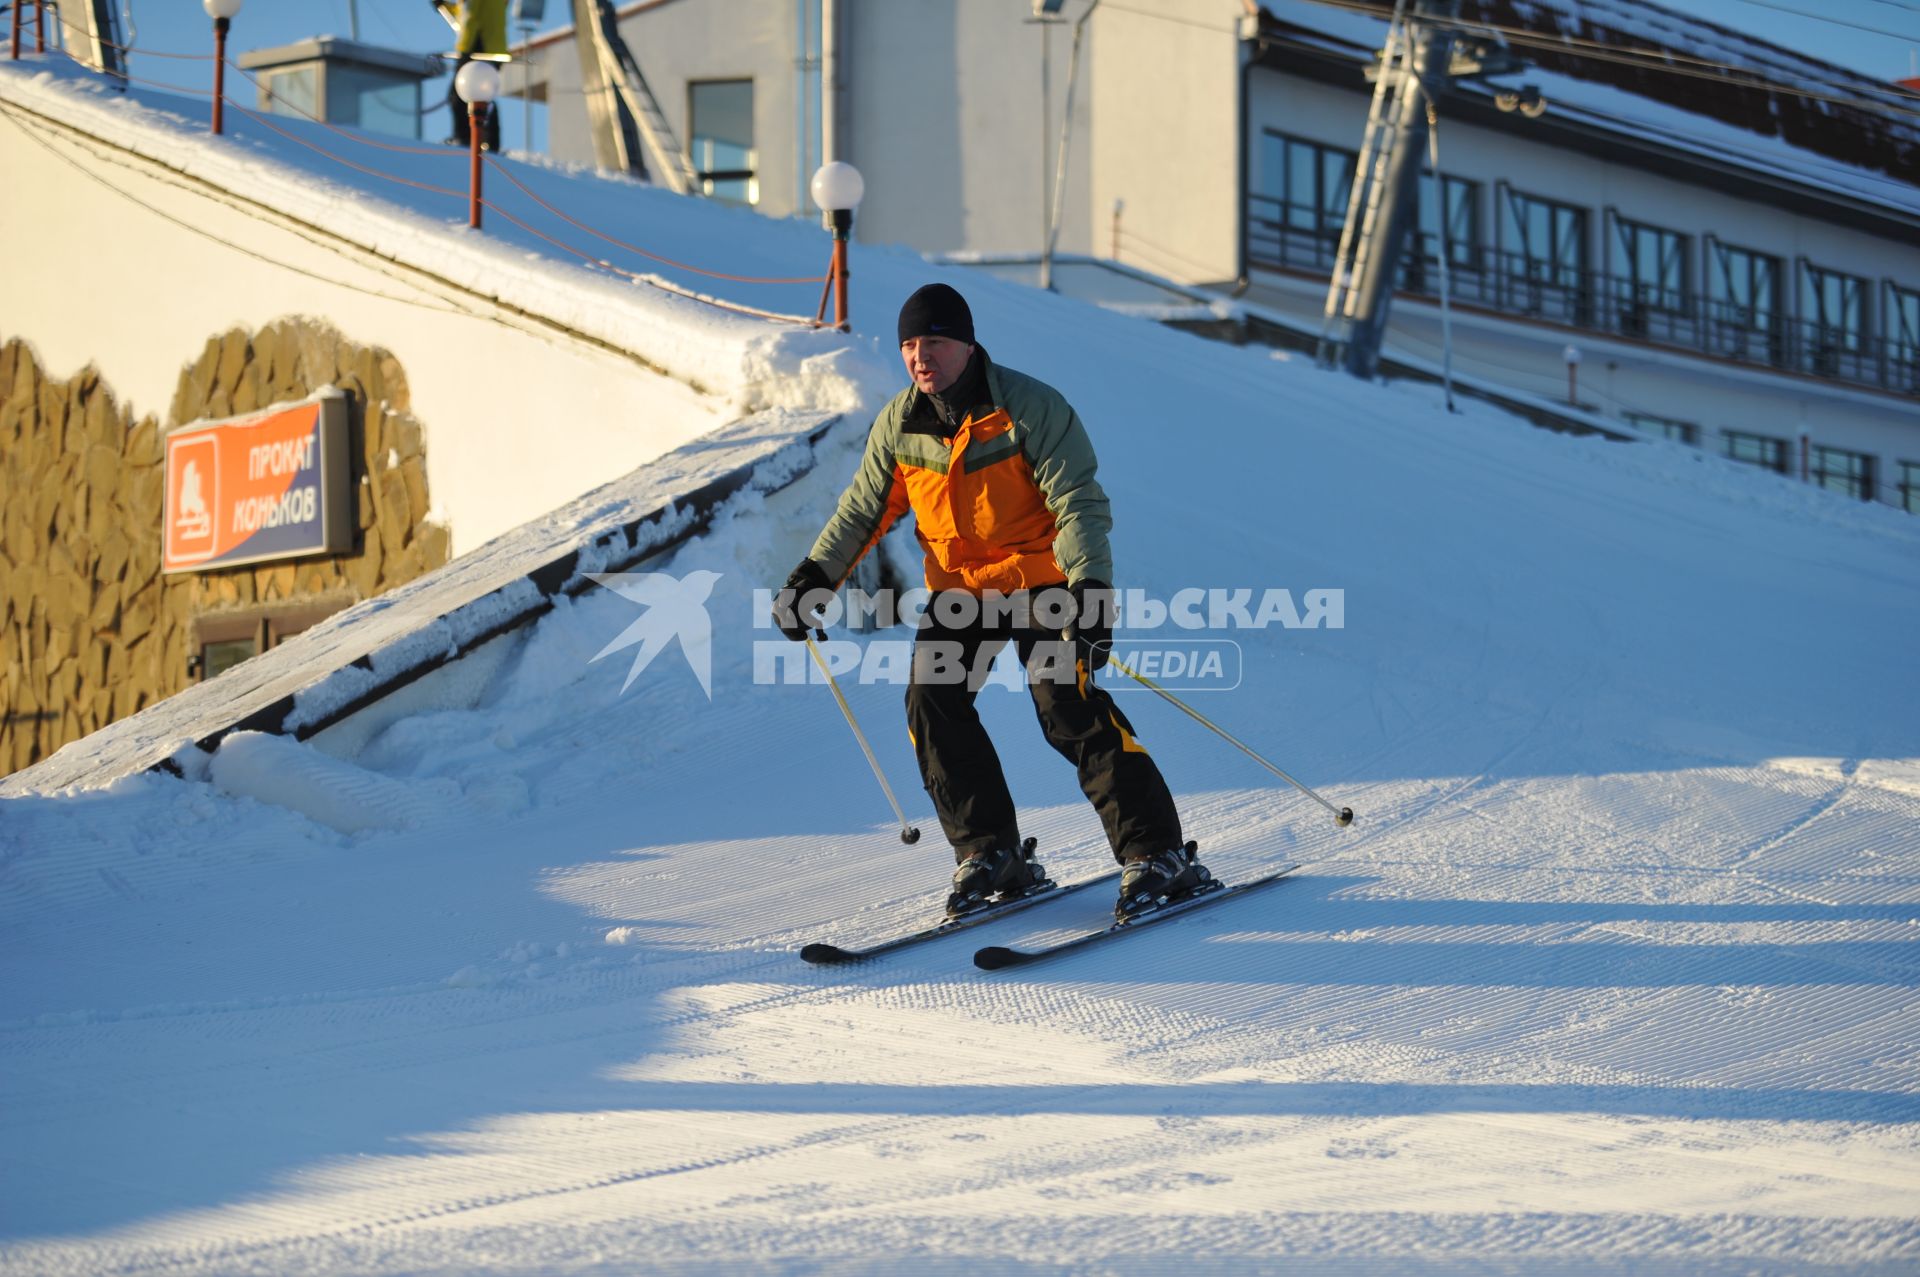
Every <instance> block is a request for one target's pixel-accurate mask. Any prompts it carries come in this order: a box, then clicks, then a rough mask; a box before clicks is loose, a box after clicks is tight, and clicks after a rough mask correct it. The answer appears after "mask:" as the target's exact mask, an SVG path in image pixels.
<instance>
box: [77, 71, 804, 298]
mask: <svg viewBox="0 0 1920 1277" xmlns="http://www.w3.org/2000/svg"><path fill="white" fill-rule="evenodd" d="M68 56H69V57H71V55H68ZM73 60H74V61H76V62H78V61H79V60H78V59H77V58H76V59H73ZM81 65H83V66H84V65H85V64H84V63H81ZM129 78H130V79H133V82H134V83H138V84H151V83H154V82H153V81H148V80H141V79H137V78H134V77H129ZM163 87H173V88H176V89H177V90H178V91H180V92H185V93H190V94H193V95H195V96H199V97H209V98H210V97H212V96H213V95H212V93H211V92H210V91H203V90H193V89H182V88H179V86H163ZM231 105H232V106H233V108H234V110H236V111H239V112H240V113H241V114H242V115H245V116H246V117H247V118H249V119H250V120H252V121H254V122H255V123H256V124H259V125H261V126H262V127H264V128H266V129H268V130H270V131H271V132H274V133H277V134H279V135H280V136H281V137H284V138H286V139H287V140H288V141H290V142H293V143H295V144H296V145H299V146H304V147H306V148H307V149H308V150H310V151H313V152H314V153H316V154H318V155H321V156H324V157H325V158H327V159H330V160H332V161H334V162H335V163H337V164H340V165H343V166H345V167H347V168H350V169H352V170H354V171H355V172H358V173H364V174H366V175H367V176H369V177H375V178H379V179H381V180H383V181H387V182H393V183H396V184H398V185H401V186H407V187H411V188H413V189H416V190H421V191H426V192H428V193H429V194H434V195H444V196H448V197H450V198H453V199H460V200H467V199H470V198H471V193H470V192H468V191H459V190H454V189H452V188H450V187H445V186H435V185H433V184H431V183H428V182H416V181H414V180H412V179H411V178H404V177H396V176H394V175H393V174H391V173H382V172H381V171H380V170H378V169H374V168H369V167H367V166H366V165H364V164H357V163H355V162H354V161H352V160H349V159H347V158H346V157H345V156H341V155H336V154H334V153H333V152H332V151H329V150H327V149H326V148H325V147H323V146H320V145H318V144H316V143H313V142H309V141H307V140H306V139H305V138H302V137H298V136H296V135H295V134H293V133H290V132H288V131H287V130H285V129H283V128H281V127H279V126H278V125H276V124H274V123H273V122H272V121H271V120H270V119H268V118H267V115H266V113H264V112H260V111H253V110H249V109H248V108H246V107H244V106H241V105H240V104H239V103H237V102H234V103H231ZM316 122H318V121H316ZM329 127H332V126H329ZM335 131H338V132H343V133H344V132H345V131H344V130H338V129H336V130H335ZM347 136H352V135H351V134H347ZM376 145H379V146H381V147H382V149H390V150H391V149H397V150H406V151H419V152H421V153H424V154H431V155H447V154H450V153H451V152H449V151H448V150H446V149H433V150H428V149H426V148H420V147H405V148H396V147H388V146H386V144H384V143H377V144H376ZM496 167H497V161H496ZM503 171H504V170H503ZM509 180H513V179H512V177H511V175H509ZM515 185H521V184H520V183H519V182H517V181H515ZM522 189H525V188H524V187H522ZM528 194H530V195H531V194H532V192H528ZM128 198H133V197H131V196H129V197H128ZM534 198H535V200H536V202H539V203H541V204H542V205H543V206H546V207H548V208H550V209H551V207H552V206H551V205H546V204H545V201H543V200H539V198H538V197H537V196H535V197H534ZM481 206H482V207H483V208H487V209H491V210H492V211H493V212H494V213H496V214H497V215H499V216H501V217H504V218H506V219H507V221H509V222H511V223H512V224H514V225H515V226H518V227H519V228H520V229H521V230H523V231H525V232H527V233H528V234H529V235H532V236H534V237H536V238H538V239H541V240H544V241H545V242H547V243H549V244H552V245H553V246H554V247H555V248H558V249H561V250H562V251H564V252H567V253H570V254H572V255H573V256H575V257H578V258H580V259H582V260H583V261H586V262H589V263H591V264H593V265H595V266H599V267H602V268H603V269H605V270H608V271H611V272H613V273H614V274H616V275H620V276H623V277H625V278H627V279H630V280H632V281H633V282H635V283H643V284H647V285H649V286H651V287H654V288H658V289H660V290H661V291H663V292H668V293H672V294H674V295H675V296H677V297H684V298H686V299H687V300H689V301H695V302H700V303H702V304H704V305H707V306H712V307H714V308H716V309H719V310H726V311H732V312H734V313H736V314H741V315H748V316H752V317H754V318H757V319H765V320H770V321H773V322H778V323H790V324H797V325H800V326H802V327H808V328H813V327H819V325H818V324H817V323H816V322H815V321H814V320H811V319H808V318H806V317H805V316H802V315H789V314H783V313H781V312H779V311H770V310H763V309H761V308H759V307H756V306H745V305H741V304H739V303H736V302H729V301H723V300H722V299H720V298H717V297H709V296H706V295H705V294H702V293H697V292H694V291H693V290H692V289H688V288H682V287H680V286H678V285H675V284H673V283H672V282H671V281H668V280H664V279H661V278H659V277H658V276H651V275H640V274H637V273H635V272H633V271H629V270H625V269H623V268H621V267H618V266H615V265H613V264H612V263H611V262H608V261H605V260H603V259H599V258H596V257H594V256H593V255H592V254H590V253H587V252H584V251H582V250H580V249H578V248H575V247H574V246H572V245H571V244H567V243H565V242H564V241H561V240H559V239H556V238H554V237H553V236H551V235H548V234H546V233H545V232H543V231H540V230H538V229H536V228H535V227H532V226H529V225H528V224H527V223H526V222H524V221H522V220H521V219H520V218H517V217H515V216H514V215H513V214H512V213H509V212H507V211H506V210H505V209H503V208H501V207H499V206H498V205H496V204H494V203H492V202H490V201H487V200H484V199H483V200H481ZM156 211H157V210H156ZM554 211H556V212H557V211H558V210H554ZM161 216H165V214H161ZM562 216H564V215H562ZM170 220H171V219H170ZM568 220H572V219H570V218H569V219H568ZM615 242H618V241H615ZM623 247H629V246H625V245H623ZM242 251H244V250H242ZM634 251H637V252H638V251H642V250H638V249H636V250H634ZM647 255H648V256H652V255H651V254H647ZM658 260H661V261H670V260H671V259H668V258H659V259H658ZM672 264H673V265H676V266H683V268H684V269H689V270H696V271H697V270H698V268H697V267H684V265H683V264H682V263H677V262H675V263H672ZM289 269H293V268H289ZM700 273H706V274H712V273H713V272H700ZM316 278H317V277H316ZM728 278H733V277H728ZM805 282H808V283H816V282H819V280H818V277H815V278H813V279H810V280H807V281H805Z"/></svg>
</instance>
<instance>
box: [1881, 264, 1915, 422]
mask: <svg viewBox="0 0 1920 1277" xmlns="http://www.w3.org/2000/svg"><path fill="white" fill-rule="evenodd" d="M1886 312H1887V388H1888V389H1890V390H1904V391H1906V392H1907V393H1908V394H1917V393H1920V289H1912V288H1902V287H1900V285H1898V284H1894V283H1889V284H1888V285H1887V305H1886Z"/></svg>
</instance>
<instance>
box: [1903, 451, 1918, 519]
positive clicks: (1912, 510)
mask: <svg viewBox="0 0 1920 1277" xmlns="http://www.w3.org/2000/svg"><path fill="white" fill-rule="evenodd" d="M1900 508H1901V509H1902V510H1905V511H1906V512H1907V513H1908V514H1920V461H1902V462H1901V463H1900Z"/></svg>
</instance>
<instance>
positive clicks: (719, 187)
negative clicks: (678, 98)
mask: <svg viewBox="0 0 1920 1277" xmlns="http://www.w3.org/2000/svg"><path fill="white" fill-rule="evenodd" d="M687 118H688V128H687V134H688V138H689V142H690V150H689V152H688V158H689V159H690V160H691V161H692V163H693V171H694V174H695V176H697V177H698V178H699V179H700V191H701V194H703V195H708V196H711V197H713V198H714V199H717V200H725V201H726V202H728V203H731V204H758V203H759V202H760V179H759V178H758V177H756V176H755V175H754V166H755V164H756V162H757V157H756V155H755V153H754V149H753V81H752V80H709V81H706V82H704V83H694V84H689V85H688V86H687Z"/></svg>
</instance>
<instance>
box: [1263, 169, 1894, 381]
mask: <svg viewBox="0 0 1920 1277" xmlns="http://www.w3.org/2000/svg"><path fill="white" fill-rule="evenodd" d="M1247 211H1248V221H1247V256H1248V258H1249V260H1250V262H1251V264H1252V265H1254V266H1267V267H1275V268H1280V269H1290V270H1306V271H1317V272H1323V273H1328V274H1330V273H1331V272H1332V270H1333V262H1334V258H1335V256H1336V255H1337V254H1338V252H1339V249H1340V228H1339V227H1338V226H1337V225H1330V224H1328V222H1327V221H1326V220H1324V219H1322V220H1318V221H1317V212H1316V210H1315V209H1314V208H1312V207H1311V206H1310V205H1300V204H1287V203H1285V202H1284V201H1281V200H1277V199H1273V198H1271V197H1269V196H1265V195H1254V196H1249V197H1248V210H1247ZM1316 221H1317V224H1316ZM1434 238H1435V237H1434V236H1433V235H1432V234H1430V233H1427V232H1416V234H1415V236H1414V240H1415V242H1414V244H1413V245H1412V246H1411V248H1410V250H1409V252H1408V254H1407V258H1406V260H1405V261H1404V262H1403V263H1402V264H1401V269H1400V278H1399V282H1398V290H1399V291H1401V292H1405V293H1411V294H1416V295H1422V296H1438V294H1439V291H1440V263H1439V261H1438V258H1437V256H1436V250H1437V247H1438V246H1437V245H1436V244H1435V243H1434ZM1452 249H1453V254H1452V257H1451V258H1449V260H1448V263H1447V264H1448V285H1449V291H1450V294H1451V297H1452V299H1453V300H1454V301H1456V302H1460V303H1462V304H1465V305H1471V306H1481V307H1484V308H1486V309H1488V310H1494V311H1500V312H1503V313H1505V314H1509V315H1520V316H1527V317H1531V318H1537V319H1545V320H1550V321H1551V322H1553V323H1557V324H1566V325H1568V326H1570V327H1574V328H1584V329H1588V330H1591V331H1593V332H1600V333H1611V334H1618V335H1620V336H1623V337H1635V338H1641V339H1644V340H1647V341H1656V342H1661V343H1664V344H1666V345H1671V346H1679V347H1682V348H1684V349H1689V350H1698V351H1700V352H1702V353H1704V354H1709V355H1715V356H1718V357H1720V358H1722V359H1732V360H1737V361H1739V362H1741V363H1749V364H1754V365H1757V366H1760V367H1765V368H1781V369H1786V370H1790V371H1794V372H1804V373H1810V374H1812V375H1813V376H1816V377H1826V378H1830V379H1832V380H1834V381H1844V382H1851V383H1854V384H1856V385H1863V386H1877V387H1880V388H1882V389H1886V390H1892V391H1895V392H1897V393H1899V394H1905V395H1914V396H1916V397H1920V343H1916V342H1913V341H1889V340H1887V339H1885V338H1882V337H1874V336H1868V335H1865V334H1862V333H1859V332H1855V331H1851V330H1847V329H1842V328H1837V327H1834V326H1832V325H1826V324H1820V323H1818V322H1815V321H1810V320H1796V319H1793V318H1790V317H1788V316H1786V315H1781V314H1778V313H1771V312H1768V311H1764V310H1756V309H1755V308H1753V307H1750V306H1739V305H1735V304H1733V303H1731V302H1726V301H1720V300H1714V299H1703V298H1700V297H1698V296H1696V295H1694V294H1692V293H1690V292H1687V293H1680V292H1676V291H1675V290H1672V289H1666V288H1658V287H1653V286H1650V285H1648V284H1647V283H1645V281H1642V280H1637V279H1634V278H1631V277H1629V276H1625V275H1614V274H1610V273H1609V272H1606V271H1598V270H1592V269H1581V268H1578V267H1573V266H1566V265H1562V264H1559V263H1554V262H1545V261H1541V260H1539V259H1537V258H1529V257H1527V256H1525V255H1524V254H1520V253H1510V252H1495V251H1493V250H1491V249H1486V248H1481V247H1478V246H1473V247H1468V246H1466V245H1460V244H1455V245H1453V246H1452Z"/></svg>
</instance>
